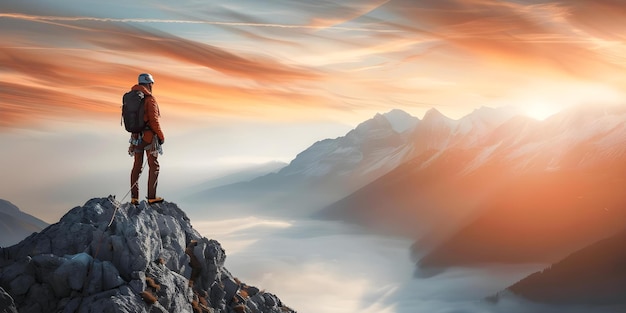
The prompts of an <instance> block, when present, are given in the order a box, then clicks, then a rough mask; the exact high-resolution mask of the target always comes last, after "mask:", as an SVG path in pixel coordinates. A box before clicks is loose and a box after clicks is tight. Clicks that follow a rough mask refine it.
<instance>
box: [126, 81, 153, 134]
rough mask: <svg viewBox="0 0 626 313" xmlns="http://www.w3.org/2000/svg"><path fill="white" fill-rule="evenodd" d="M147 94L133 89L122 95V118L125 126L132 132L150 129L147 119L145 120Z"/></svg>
mask: <svg viewBox="0 0 626 313" xmlns="http://www.w3.org/2000/svg"><path fill="white" fill-rule="evenodd" d="M144 100H145V96H144V94H143V92H141V91H139V90H131V91H129V92H127V93H125V94H124V96H123V97H122V119H123V120H124V127H125V128H126V130H127V131H128V132H130V133H141V132H142V131H144V130H145V129H148V125H147V123H146V121H144V120H143V117H144V114H145V111H146V106H145V105H144Z"/></svg>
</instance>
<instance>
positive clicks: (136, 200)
mask: <svg viewBox="0 0 626 313" xmlns="http://www.w3.org/2000/svg"><path fill="white" fill-rule="evenodd" d="M130 204H134V205H137V204H139V199H137V198H132V199H130Z"/></svg>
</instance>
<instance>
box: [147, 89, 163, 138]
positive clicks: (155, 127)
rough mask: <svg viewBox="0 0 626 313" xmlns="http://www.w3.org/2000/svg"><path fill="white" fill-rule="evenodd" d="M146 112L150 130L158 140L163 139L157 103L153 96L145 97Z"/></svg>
mask: <svg viewBox="0 0 626 313" xmlns="http://www.w3.org/2000/svg"><path fill="white" fill-rule="evenodd" d="M146 114H147V115H148V126H150V129H151V130H152V132H153V133H154V134H155V135H156V136H157V137H158V139H159V141H161V142H163V141H165V135H163V130H161V123H160V122H159V118H160V117H161V114H160V112H159V105H158V104H157V102H156V100H155V99H154V97H153V96H149V97H147V98H146Z"/></svg>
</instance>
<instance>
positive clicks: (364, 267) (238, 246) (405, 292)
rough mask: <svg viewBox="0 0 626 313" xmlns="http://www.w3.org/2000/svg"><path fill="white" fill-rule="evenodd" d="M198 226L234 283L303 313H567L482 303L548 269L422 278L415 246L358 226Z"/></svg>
mask: <svg viewBox="0 0 626 313" xmlns="http://www.w3.org/2000/svg"><path fill="white" fill-rule="evenodd" d="M192 221H194V222H193V225H194V227H195V228H196V229H198V231H200V233H201V234H202V235H203V236H205V237H207V238H212V239H216V240H218V241H219V242H220V243H221V244H222V246H223V248H224V249H225V250H226V254H227V259H226V267H227V268H228V269H229V271H230V272H231V273H233V275H234V276H236V277H238V278H239V279H241V280H242V281H243V282H245V283H247V284H249V285H253V286H257V287H259V288H261V289H265V290H266V291H269V292H272V293H275V294H276V295H278V296H279V297H280V298H281V299H282V300H283V302H284V303H285V304H286V305H288V306H290V307H292V308H293V309H294V310H297V311H298V312H300V313H316V312H325V313H354V312H360V313H368V312H372V313H374V312H376V313H416V312H428V313H437V312H447V313H453V312H454V313H461V312H468V313H479V312H480V313H485V312H507V313H517V312H519V313H521V312H564V311H563V309H564V308H563V307H559V308H550V307H545V306H538V305H532V304H529V303H522V302H521V301H520V300H518V299H513V298H510V297H509V298H506V299H503V300H500V301H499V302H498V303H491V302H487V301H485V300H483V299H484V298H485V297H486V296H490V295H493V294H495V293H496V292H498V291H500V290H502V289H504V288H506V287H507V286H509V285H511V284H512V283H514V282H516V281H518V280H519V279H521V278H523V277H525V276H526V275H528V274H530V273H532V272H534V271H536V270H538V269H541V268H543V267H545V265H541V264H534V265H524V266H519V265H518V266H492V267H489V268H454V269H450V270H447V271H444V272H442V273H440V274H438V275H435V276H432V277H429V278H416V277H415V276H414V263H413V262H412V261H411V258H410V255H409V247H410V245H411V241H410V240H406V239H402V238H392V237H384V236H379V235H372V234H368V233H367V232H365V231H363V230H362V229H360V228H358V227H356V226H353V225H345V224H342V223H338V222H328V221H317V220H305V219H302V220H276V219H270V218H262V217H254V216H248V217H241V218H231V219H224V220H214V221H200V220H198V219H194V218H192ZM566 311H567V312H581V313H582V312H589V310H584V309H580V310H575V309H574V308H567V309H566Z"/></svg>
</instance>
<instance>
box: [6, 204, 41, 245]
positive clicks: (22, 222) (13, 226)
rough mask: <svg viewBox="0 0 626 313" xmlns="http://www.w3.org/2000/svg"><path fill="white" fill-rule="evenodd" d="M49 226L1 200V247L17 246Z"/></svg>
mask: <svg viewBox="0 0 626 313" xmlns="http://www.w3.org/2000/svg"><path fill="white" fill-rule="evenodd" d="M47 226H48V223H46V222H44V221H42V220H40V219H38V218H36V217H34V216H32V215H29V214H26V213H24V212H22V211H20V209H19V208H18V207H17V206H15V205H14V204H13V203H11V202H9V201H6V200H3V199H0V233H2V236H1V237H0V246H3V247H6V246H9V245H13V244H16V243H18V242H19V241H21V240H22V239H24V238H26V237H27V236H29V235H30V234H32V233H34V232H39V231H41V230H42V229H44V228H46V227H47Z"/></svg>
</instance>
